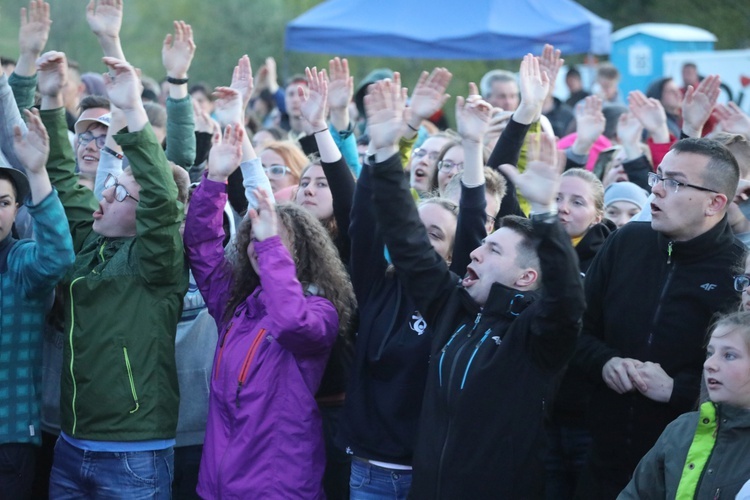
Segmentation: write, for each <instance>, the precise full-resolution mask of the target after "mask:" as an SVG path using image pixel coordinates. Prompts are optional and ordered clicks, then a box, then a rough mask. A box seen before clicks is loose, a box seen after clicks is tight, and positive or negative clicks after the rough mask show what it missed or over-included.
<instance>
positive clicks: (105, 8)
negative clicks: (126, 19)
mask: <svg viewBox="0 0 750 500" xmlns="http://www.w3.org/2000/svg"><path fill="white" fill-rule="evenodd" d="M86 21H88V23H89V28H91V31H92V32H93V33H94V34H95V35H96V36H97V37H98V38H102V37H106V38H119V37H120V28H121V27H122V0H89V4H88V6H87V7H86Z"/></svg>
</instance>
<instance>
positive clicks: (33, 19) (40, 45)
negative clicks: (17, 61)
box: [18, 0, 52, 58]
mask: <svg viewBox="0 0 750 500" xmlns="http://www.w3.org/2000/svg"><path fill="white" fill-rule="evenodd" d="M51 25H52V21H51V20H50V16H49V4H48V3H47V2H44V1H43V0H30V1H29V7H28V9H26V7H21V29H20V30H19V31H18V46H19V48H20V51H21V54H28V55H30V56H31V57H34V58H36V57H39V54H41V53H42V50H44V46H45V45H46V44H47V39H48V38H49V30H50V26H51Z"/></svg>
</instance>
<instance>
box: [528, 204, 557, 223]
mask: <svg viewBox="0 0 750 500" xmlns="http://www.w3.org/2000/svg"><path fill="white" fill-rule="evenodd" d="M529 220H531V222H544V223H547V224H551V223H553V222H555V221H556V220H557V207H555V208H553V209H552V210H549V211H547V212H539V213H534V212H530V213H529Z"/></svg>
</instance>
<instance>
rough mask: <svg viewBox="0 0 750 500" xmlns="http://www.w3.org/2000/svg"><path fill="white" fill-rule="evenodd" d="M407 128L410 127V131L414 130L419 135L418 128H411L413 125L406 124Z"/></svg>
mask: <svg viewBox="0 0 750 500" xmlns="http://www.w3.org/2000/svg"><path fill="white" fill-rule="evenodd" d="M406 126H407V127H409V128H410V129H412V130H413V131H414V132H416V133H419V129H418V128H414V127H412V126H411V123H409V122H406Z"/></svg>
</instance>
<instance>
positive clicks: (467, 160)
mask: <svg viewBox="0 0 750 500" xmlns="http://www.w3.org/2000/svg"><path fill="white" fill-rule="evenodd" d="M491 113H492V106H491V105H490V104H489V103H488V102H486V101H484V100H482V97H481V96H480V95H479V90H478V89H477V86H476V84H474V83H470V84H469V96H468V97H467V98H466V99H464V98H463V97H457V98H456V123H457V126H458V133H459V135H460V136H461V145H462V147H463V149H464V173H463V177H462V178H461V199H460V202H459V211H458V222H457V224H456V237H455V242H454V245H453V258H452V260H451V266H450V269H451V271H453V272H454V273H456V274H459V275H463V274H464V273H465V272H466V266H468V265H469V263H470V262H471V257H470V256H469V254H470V253H471V252H472V251H473V250H474V249H475V248H477V247H479V245H481V244H482V240H483V239H484V238H485V237H486V236H487V229H486V221H487V213H486V212H485V210H486V208H487V201H486V199H485V192H484V162H483V161H482V148H483V143H484V134H485V133H486V132H487V127H488V126H489V122H490V115H491ZM492 215H493V216H494V215H495V214H492Z"/></svg>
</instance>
